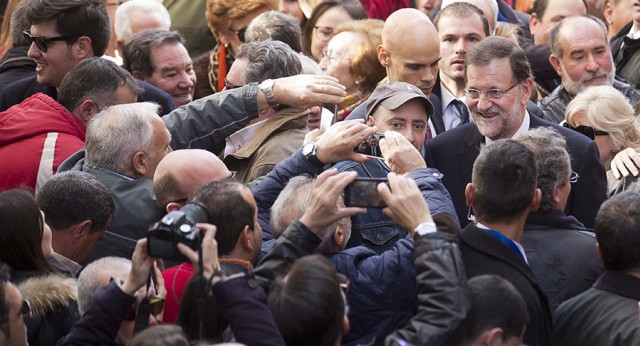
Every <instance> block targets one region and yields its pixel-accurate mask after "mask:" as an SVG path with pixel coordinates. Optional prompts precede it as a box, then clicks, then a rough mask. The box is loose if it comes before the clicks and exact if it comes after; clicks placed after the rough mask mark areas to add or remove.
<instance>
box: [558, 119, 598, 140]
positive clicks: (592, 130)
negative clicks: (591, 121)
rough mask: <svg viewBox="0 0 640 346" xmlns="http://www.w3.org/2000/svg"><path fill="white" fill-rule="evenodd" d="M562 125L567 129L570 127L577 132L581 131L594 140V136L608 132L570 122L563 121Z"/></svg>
mask: <svg viewBox="0 0 640 346" xmlns="http://www.w3.org/2000/svg"><path fill="white" fill-rule="evenodd" d="M562 126H564V127H566V128H568V129H572V130H573V131H576V132H578V133H581V134H583V135H585V136H587V137H589V139H591V140H594V139H596V136H606V135H608V134H609V132H605V131H601V130H596V129H595V128H593V127H591V126H582V125H581V126H571V124H569V123H568V122H566V121H565V122H563V123H562Z"/></svg>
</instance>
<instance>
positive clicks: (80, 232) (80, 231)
mask: <svg viewBox="0 0 640 346" xmlns="http://www.w3.org/2000/svg"><path fill="white" fill-rule="evenodd" d="M91 225H92V223H91V220H84V221H82V222H80V223H79V224H77V225H75V226H74V227H73V229H72V230H71V241H72V242H73V243H77V242H79V241H80V239H82V238H83V237H84V236H86V235H87V234H89V231H90V230H91Z"/></svg>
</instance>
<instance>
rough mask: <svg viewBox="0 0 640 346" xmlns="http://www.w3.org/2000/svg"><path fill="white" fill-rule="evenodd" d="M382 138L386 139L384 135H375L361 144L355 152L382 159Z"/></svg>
mask: <svg viewBox="0 0 640 346" xmlns="http://www.w3.org/2000/svg"><path fill="white" fill-rule="evenodd" d="M382 138H384V134H383V133H374V134H372V135H371V136H369V137H367V138H365V139H364V141H362V142H360V144H358V145H357V146H356V147H355V148H354V149H353V150H354V151H355V152H356V153H360V154H364V155H367V156H373V157H382V151H380V139H382Z"/></svg>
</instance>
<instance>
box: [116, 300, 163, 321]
mask: <svg viewBox="0 0 640 346" xmlns="http://www.w3.org/2000/svg"><path fill="white" fill-rule="evenodd" d="M145 300H146V301H147V304H148V305H149V307H150V310H151V314H152V315H153V316H157V315H159V314H160V313H162V310H164V298H147V299H145ZM138 306H139V304H138V302H135V303H133V305H131V308H130V309H129V312H128V313H127V318H125V321H135V319H136V316H137V315H138Z"/></svg>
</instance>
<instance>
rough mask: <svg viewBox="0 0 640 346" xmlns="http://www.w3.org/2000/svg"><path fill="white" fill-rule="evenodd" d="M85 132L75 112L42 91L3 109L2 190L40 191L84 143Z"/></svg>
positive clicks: (0, 133) (0, 123)
mask: <svg viewBox="0 0 640 346" xmlns="http://www.w3.org/2000/svg"><path fill="white" fill-rule="evenodd" d="M85 134H86V128H85V126H84V124H82V122H80V120H79V119H78V118H77V117H76V116H74V115H73V114H71V113H70V112H69V111H67V110H66V109H65V108H64V107H63V106H62V105H61V104H59V103H58V102H56V101H55V100H54V99H52V98H51V97H49V96H47V95H45V94H42V93H38V94H35V95H33V96H31V97H29V98H27V99H26V100H24V101H23V102H22V103H20V104H17V105H15V106H13V107H11V108H9V109H7V110H6V111H4V112H2V113H0V191H4V190H9V189H13V188H15V187H18V186H26V187H30V188H31V189H34V190H35V191H36V192H37V191H38V190H39V189H40V188H41V187H42V185H43V184H44V183H45V182H46V181H47V180H48V179H49V178H50V177H51V176H52V175H53V174H54V173H55V172H56V171H57V169H58V165H60V164H61V163H62V161H64V160H65V159H66V158H67V157H69V156H70V155H71V154H73V153H75V152H76V151H78V150H80V149H81V148H83V147H84V139H85Z"/></svg>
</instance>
